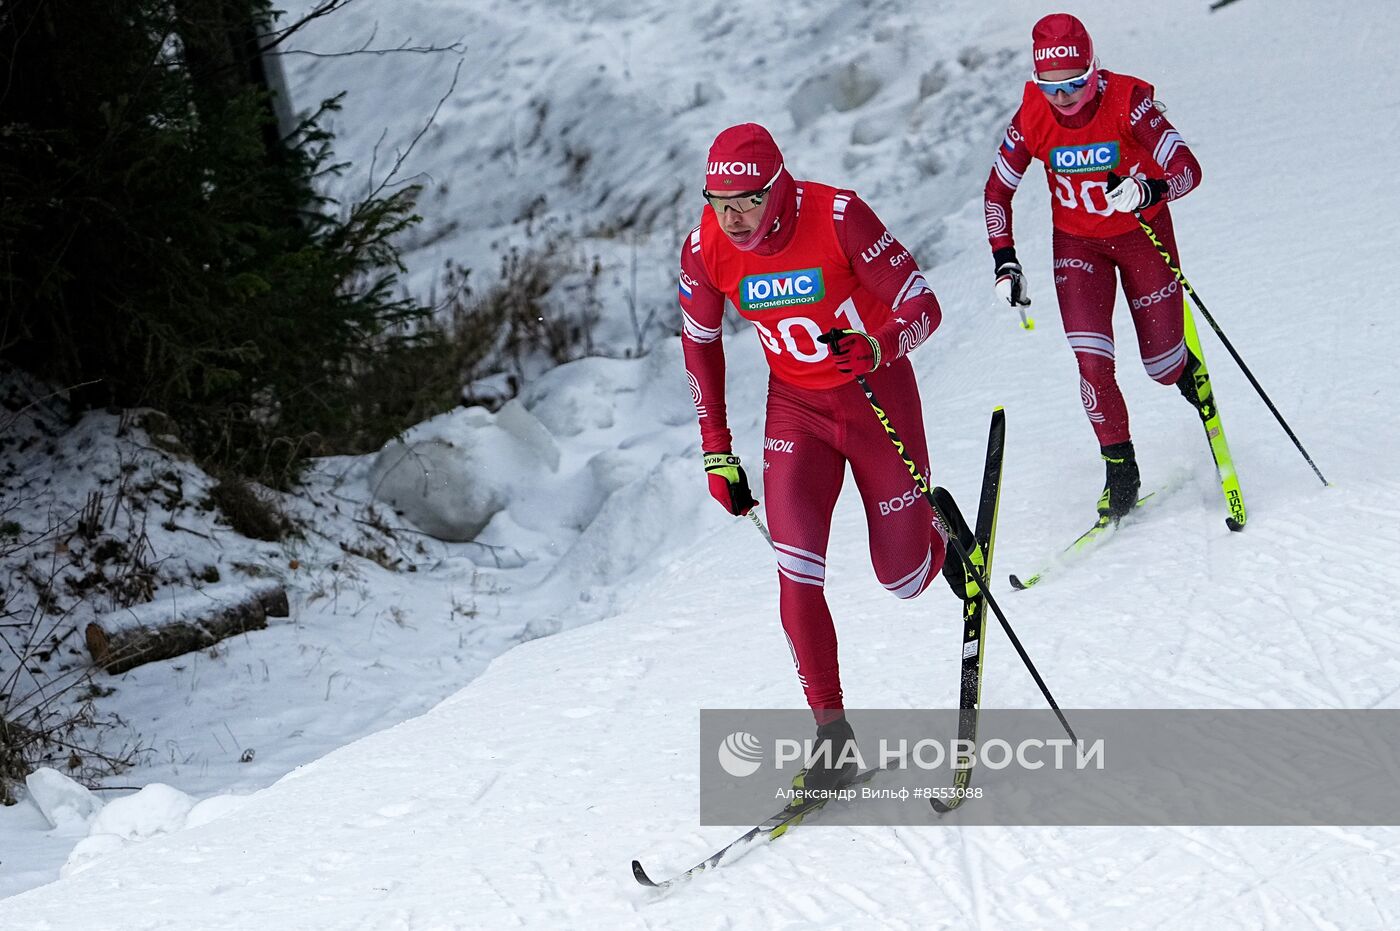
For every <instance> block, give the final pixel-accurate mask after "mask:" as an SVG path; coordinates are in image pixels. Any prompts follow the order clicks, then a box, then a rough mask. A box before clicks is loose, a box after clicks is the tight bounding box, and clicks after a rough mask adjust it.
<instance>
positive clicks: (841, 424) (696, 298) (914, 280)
mask: <svg viewBox="0 0 1400 931" xmlns="http://www.w3.org/2000/svg"><path fill="white" fill-rule="evenodd" d="M704 195H705V199H706V201H707V202H708V203H707V206H706V207H705V208H704V210H703V212H702V215H701V219H700V225H699V226H697V227H695V229H693V230H692V231H691V232H690V235H689V236H687V237H686V239H685V242H684V243H683V245H682V248H681V257H680V264H681V268H680V305H681V312H682V321H683V323H682V331H681V344H682V346H683V347H684V352H685V366H686V375H687V378H688V379H689V381H690V387H691V392H692V394H693V398H694V401H695V409H696V413H697V414H698V416H699V419H700V436H701V442H702V447H703V449H704V461H705V471H706V472H707V473H708V480H709V486H710V493H711V494H712V495H713V496H714V497H715V498H716V500H718V501H719V502H720V504H722V505H723V506H724V507H725V508H726V509H727V510H729V512H730V513H732V514H736V515H740V514H746V513H748V512H749V510H750V509H751V508H753V507H754V505H755V504H757V503H758V502H757V501H756V500H755V499H754V497H753V495H752V493H751V491H750V488H749V484H748V479H747V476H746V475H745V472H744V468H743V466H742V464H741V463H740V461H739V457H738V456H736V455H734V453H733V442H732V439H731V437H730V432H729V428H728V425H727V421H726V413H725V397H724V372H725V364H724V347H723V343H722V333H723V329H722V317H723V313H724V303H725V299H726V298H727V299H728V300H729V301H730V302H732V303H733V305H734V307H735V309H736V310H738V312H739V314H740V316H742V317H743V318H745V319H746V320H748V321H749V322H750V323H752V324H753V326H754V329H755V331H756V332H757V334H758V339H759V342H760V343H762V345H763V349H764V352H765V355H766V357H767V360H768V365H769V368H770V370H771V371H770V375H769V381H768V407H767V424H766V428H765V434H766V435H765V439H764V455H763V469H764V472H763V475H764V481H763V486H764V495H765V497H766V498H767V502H768V503H767V514H768V525H769V528H770V530H771V532H772V537H773V549H774V551H775V554H776V558H777V563H778V586H779V610H780V613H781V616H782V624H783V630H784V631H785V633H786V634H787V639H788V643H789V645H790V647H791V649H792V654H793V658H794V660H795V662H796V665H797V674H798V680H799V682H800V683H801V684H802V688H803V690H804V692H805V694H806V698H807V703H808V705H809V706H810V707H811V708H812V711H813V715H814V717H815V718H816V723H817V725H818V730H817V735H818V745H817V746H818V747H819V748H821V747H823V746H833V747H835V748H836V750H835V755H834V756H836V757H839V754H840V753H841V752H842V748H843V747H844V746H845V745H846V744H847V742H849V741H851V740H853V737H852V735H851V729H850V725H849V724H848V723H847V722H846V719H845V715H844V712H843V705H842V696H841V681H840V673H839V669H838V665H837V645H836V629H835V626H834V625H833V623H832V619H831V612H830V610H829V609H828V607H827V603H826V597H825V592H824V585H825V582H826V547H827V539H828V536H829V534H830V530H831V514H832V509H833V508H834V507H835V504H836V498H837V495H838V494H839V493H840V491H841V485H842V482H843V480H844V478H845V471H846V465H847V464H848V463H849V464H850V467H851V472H852V474H853V475H854V476H855V484H856V489H857V490H858V491H859V492H860V495H861V499H862V501H863V502H864V505H865V515H866V521H867V525H868V527H869V535H870V556H871V561H872V562H873V564H874V567H875V574H876V576H877V577H878V578H879V579H880V581H881V583H882V584H883V585H884V586H885V588H887V589H888V590H889V591H890V592H891V593H892V594H894V595H895V596H896V597H899V598H913V597H914V596H916V595H918V594H920V593H921V592H923V590H924V589H925V588H926V587H927V586H928V584H929V582H930V581H931V580H932V579H933V577H934V576H935V574H937V573H938V572H939V569H940V567H941V566H942V565H943V562H944V553H945V548H946V544H947V540H946V538H945V537H944V536H943V535H942V530H941V528H940V527H939V525H938V521H937V520H936V519H935V518H934V516H933V509H932V508H931V507H930V506H929V504H928V502H927V500H925V499H924V497H923V496H922V495H920V494H919V493H918V492H917V491H916V490H915V487H914V482H913V479H912V478H911V477H910V474H909V471H908V469H907V468H906V467H905V465H904V463H903V461H902V460H901V459H900V456H899V454H898V452H897V451H896V450H895V448H894V447H893V445H892V444H891V443H890V440H889V438H888V437H887V436H886V434H885V433H884V430H883V428H882V427H881V425H880V422H879V420H878V419H877V417H876V416H875V414H874V412H873V411H871V409H870V404H869V402H868V401H867V400H866V398H865V395H864V393H863V392H862V391H861V389H860V386H859V385H857V384H856V382H855V376H857V375H864V376H866V377H867V378H868V380H869V382H870V386H871V388H872V389H873V390H874V391H875V393H876V394H877V396H878V397H879V398H880V402H881V404H883V405H884V406H885V408H886V412H887V413H888V414H889V417H890V419H891V421H892V422H893V423H894V424H896V425H897V427H898V429H899V431H900V435H901V437H902V439H903V440H904V441H905V444H906V450H907V452H908V454H909V455H910V457H911V458H912V459H913V460H914V461H915V462H916V463H917V464H918V466H919V468H920V469H921V470H923V472H924V474H925V475H927V474H928V452H927V445H926V443H925V439H924V428H923V412H922V410H921V407H920V401H919V391H918V387H917V386H916V385H915V382H914V371H913V368H912V367H911V366H910V364H909V360H908V359H907V358H905V357H906V356H907V355H908V353H909V352H911V351H912V350H914V349H915V348H916V347H918V346H919V345H920V344H921V343H923V342H924V341H925V340H926V339H928V337H929V335H930V334H931V333H932V332H933V331H934V329H936V328H937V327H938V324H939V321H940V320H941V317H942V315H941V312H940V310H939V306H938V301H937V299H936V298H935V297H934V294H933V291H932V290H931V289H930V288H929V285H928V283H927V282H926V281H925V280H924V276H923V274H922V273H921V272H920V271H919V267H918V264H917V263H916V262H915V261H914V258H913V256H912V255H910V254H909V251H908V250H907V249H905V248H904V247H903V246H902V245H901V244H900V243H899V241H898V240H896V239H895V238H894V236H893V235H892V234H891V233H890V232H889V231H888V230H887V229H886V228H885V225H884V224H883V223H881V222H880V220H879V218H878V217H877V216H876V215H875V213H874V211H873V210H871V209H870V207H869V206H867V205H866V204H865V202H864V201H862V200H861V199H860V198H859V197H857V196H856V195H855V193H853V192H852V191H849V190H843V189H839V188H834V187H830V186H828V185H825V184H818V183H816V182H814V181H798V180H795V179H794V178H793V176H792V175H791V174H790V173H789V172H788V170H787V168H786V167H785V166H784V163H783V157H782V154H781V153H780V152H779V150H778V146H777V144H776V143H775V142H774V141H773V138H772V136H771V135H769V133H768V131H767V130H766V129H764V128H763V127H762V126H759V125H757V124H755V123H745V124H742V125H738V126H732V127H730V128H728V129H726V130H724V131H723V132H721V133H720V134H719V135H718V136H717V137H716V138H715V140H714V143H713V145H712V146H711V147H710V152H709V162H708V165H707V170H706V173H705V191H704ZM831 331H838V332H834V333H833V332H831ZM958 576H959V585H960V584H961V573H958ZM950 584H951V583H950ZM958 587H959V586H958V585H955V586H954V590H955V591H956V590H957V589H958ZM828 741H829V742H831V743H830V744H828V743H827V742H828ZM819 752H820V749H819ZM830 762H833V760H832V758H828V763H830ZM853 774H854V767H852V766H847V767H844V768H843V767H839V766H832V765H827V766H826V767H825V768H822V767H820V766H815V765H814V766H812V767H811V768H809V770H807V771H806V773H805V776H806V782H805V787H806V788H807V789H820V788H831V787H834V786H836V785H838V784H840V783H842V782H844V781H845V780H846V779H848V778H850V776H851V775H853Z"/></svg>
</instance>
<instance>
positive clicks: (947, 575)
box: [933, 488, 984, 601]
mask: <svg viewBox="0 0 1400 931" xmlns="http://www.w3.org/2000/svg"><path fill="white" fill-rule="evenodd" d="M933 494H934V497H935V499H936V500H937V501H938V507H939V510H941V511H942V512H943V513H944V514H947V515H948V519H949V520H951V521H953V522H954V524H956V526H955V527H954V528H953V534H952V535H953V536H954V537H956V538H957V540H958V542H959V543H961V544H962V548H963V552H965V553H967V555H968V556H970V557H972V562H973V563H974V564H975V565H976V566H977V568H978V569H979V570H980V569H982V567H983V565H984V560H983V558H982V550H981V549H980V548H978V546H977V538H976V537H975V536H973V535H972V530H971V528H969V527H968V526H967V521H965V520H964V519H963V516H962V512H961V511H959V510H958V509H957V508H956V507H954V506H953V505H952V503H951V502H948V501H947V500H946V498H945V497H944V494H945V493H944V491H943V489H942V488H935V489H934V491H933ZM937 519H938V518H937V517H934V520H937ZM943 580H944V581H945V582H947V583H948V587H949V588H951V589H952V590H953V594H954V595H957V596H958V597H959V598H961V599H962V600H963V601H971V600H972V599H974V598H976V597H977V595H978V593H979V592H980V591H981V589H980V588H979V587H978V585H977V579H976V578H975V577H974V576H973V575H972V574H971V573H969V572H968V571H967V569H966V567H965V565H964V564H963V561H962V559H961V558H959V557H958V551H957V549H955V548H954V546H953V541H952V540H949V541H948V548H947V550H946V553H945V555H944V557H943Z"/></svg>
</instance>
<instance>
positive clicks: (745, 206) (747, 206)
mask: <svg viewBox="0 0 1400 931" xmlns="http://www.w3.org/2000/svg"><path fill="white" fill-rule="evenodd" d="M782 173H783V166H782V165H779V166H778V170H777V171H776V172H775V173H774V174H773V177H771V178H769V179H768V183H767V184H765V185H764V186H763V187H761V188H759V189H758V190H757V191H744V192H742V193H739V194H711V193H710V192H709V191H703V190H702V191H701V192H700V193H701V194H703V195H704V196H705V203H707V204H709V205H710V206H711V207H713V208H714V211H715V213H717V214H719V215H720V216H724V212H725V211H726V210H733V211H734V212H735V213H747V212H748V211H750V210H753V209H754V208H756V207H762V206H763V202H764V200H766V199H767V198H768V192H769V191H771V190H773V185H774V184H775V183H777V180H778V175H780V174H782Z"/></svg>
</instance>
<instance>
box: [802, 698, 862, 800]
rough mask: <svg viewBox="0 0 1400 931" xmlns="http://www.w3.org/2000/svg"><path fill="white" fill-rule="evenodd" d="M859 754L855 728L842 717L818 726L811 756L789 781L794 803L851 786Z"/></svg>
mask: <svg viewBox="0 0 1400 931" xmlns="http://www.w3.org/2000/svg"><path fill="white" fill-rule="evenodd" d="M858 753H859V751H858V750H857V749H856V735H855V731H853V730H851V725H850V723H849V722H848V721H847V720H846V719H845V718H844V717H840V718H837V719H836V720H835V721H830V722H828V723H826V724H822V725H820V726H819V727H818V728H817V739H816V742H815V743H813V744H812V756H811V758H810V759H809V760H808V763H807V766H806V767H804V768H803V769H802V770H801V771H800V772H799V773H798V774H797V778H795V779H794V780H793V781H792V787H793V789H794V790H795V791H796V795H794V797H793V800H792V801H793V804H794V805H800V804H802V803H804V802H812V801H820V800H823V799H826V798H828V797H829V794H830V793H831V792H834V791H836V790H837V789H840V788H842V787H843V786H847V785H850V784H851V781H852V780H854V779H855V778H856V774H857V773H859V772H860V765H859V763H857V762H856V761H857V759H858Z"/></svg>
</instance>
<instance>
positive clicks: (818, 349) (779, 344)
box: [752, 300, 865, 362]
mask: <svg viewBox="0 0 1400 931" xmlns="http://www.w3.org/2000/svg"><path fill="white" fill-rule="evenodd" d="M836 316H837V317H845V318H846V319H847V320H848V321H850V322H849V324H848V326H850V328H851V329H853V330H860V331H861V332H862V333H863V332H865V324H864V323H862V322H861V319H860V314H859V313H857V312H856V305H855V302H854V301H850V300H847V301H845V302H844V303H843V304H842V305H841V306H840V307H838V308H836ZM752 323H753V325H754V329H756V330H758V338H759V340H760V341H761V342H762V343H763V347H764V348H765V349H767V350H768V351H769V352H771V353H773V354H774V355H775V356H778V355H782V354H783V352H784V350H786V352H787V354H788V355H790V356H792V357H793V358H794V359H796V360H797V361H799V362H820V361H821V360H823V359H825V358H826V357H827V356H828V355H830V354H831V352H830V350H828V349H827V348H826V343H822V342H818V341H817V337H818V336H821V335H822V332H823V330H822V328H821V327H819V326H817V322H816V321H815V320H813V319H811V318H810V317H784V318H783V319H781V320H779V321H778V322H777V323H776V324H774V325H773V329H776V330H777V331H778V332H777V334H776V335H775V334H774V333H773V329H769V328H768V327H766V326H764V325H763V324H762V323H759V322H758V321H757V320H754V321H752ZM799 332H801V333H804V334H806V337H807V338H806V339H804V340H800V341H799V340H798V339H796V338H795V334H797V333H799ZM802 344H806V346H807V347H808V348H803V345H802Z"/></svg>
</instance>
